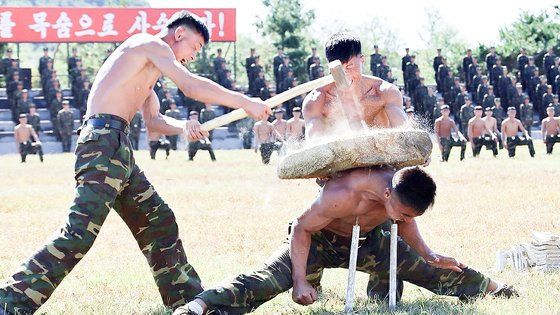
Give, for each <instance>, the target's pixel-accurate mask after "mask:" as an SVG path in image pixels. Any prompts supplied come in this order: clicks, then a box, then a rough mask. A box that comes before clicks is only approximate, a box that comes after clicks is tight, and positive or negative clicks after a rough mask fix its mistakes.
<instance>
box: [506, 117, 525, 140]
mask: <svg viewBox="0 0 560 315" xmlns="http://www.w3.org/2000/svg"><path fill="white" fill-rule="evenodd" d="M519 125H521V121H520V120H518V119H517V118H514V119H511V118H509V117H508V118H506V119H505V120H504V121H503V122H502V133H505V135H506V137H514V136H517V133H518V132H519V130H520V128H519Z"/></svg>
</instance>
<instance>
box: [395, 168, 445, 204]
mask: <svg viewBox="0 0 560 315" xmlns="http://www.w3.org/2000/svg"><path fill="white" fill-rule="evenodd" d="M391 191H393V192H394V193H396V195H397V198H398V199H399V201H400V202H401V203H402V204H403V205H404V206H407V207H411V208H414V209H415V210H416V212H417V214H418V215H422V214H423V213H424V212H425V211H426V210H427V209H428V208H429V207H431V206H432V205H433V204H434V201H435V197H436V183H435V182H434V179H433V178H432V177H431V176H430V174H428V173H427V172H426V171H425V170H424V168H423V167H420V166H410V167H405V168H402V169H400V170H399V171H397V172H396V173H395V174H394V175H393V180H392V182H391Z"/></svg>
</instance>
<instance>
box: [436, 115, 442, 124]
mask: <svg viewBox="0 0 560 315" xmlns="http://www.w3.org/2000/svg"><path fill="white" fill-rule="evenodd" d="M442 121H443V116H440V117H439V118H438V119H436V120H435V121H434V123H440V122H442Z"/></svg>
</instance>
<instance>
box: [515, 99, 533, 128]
mask: <svg viewBox="0 0 560 315" xmlns="http://www.w3.org/2000/svg"><path fill="white" fill-rule="evenodd" d="M519 109H520V111H521V113H519V118H520V120H521V123H522V124H523V127H525V129H527V132H528V133H529V135H531V128H532V126H533V119H534V118H533V104H531V103H529V97H528V96H527V95H525V96H524V97H523V103H522V104H521V106H520V108H519ZM516 112H517V110H516Z"/></svg>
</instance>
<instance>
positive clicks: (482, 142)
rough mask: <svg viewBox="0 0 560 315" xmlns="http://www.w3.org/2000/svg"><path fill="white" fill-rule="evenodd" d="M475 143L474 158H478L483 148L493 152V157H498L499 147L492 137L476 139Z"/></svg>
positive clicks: (484, 136)
mask: <svg viewBox="0 0 560 315" xmlns="http://www.w3.org/2000/svg"><path fill="white" fill-rule="evenodd" d="M473 143H474V148H473V156H475V157H476V156H478V155H479V154H480V150H482V147H483V146H485V147H486V150H492V155H494V157H496V156H498V145H497V144H496V141H494V140H493V139H492V137H491V136H489V135H487V134H485V135H482V136H480V137H478V138H474V139H473Z"/></svg>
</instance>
